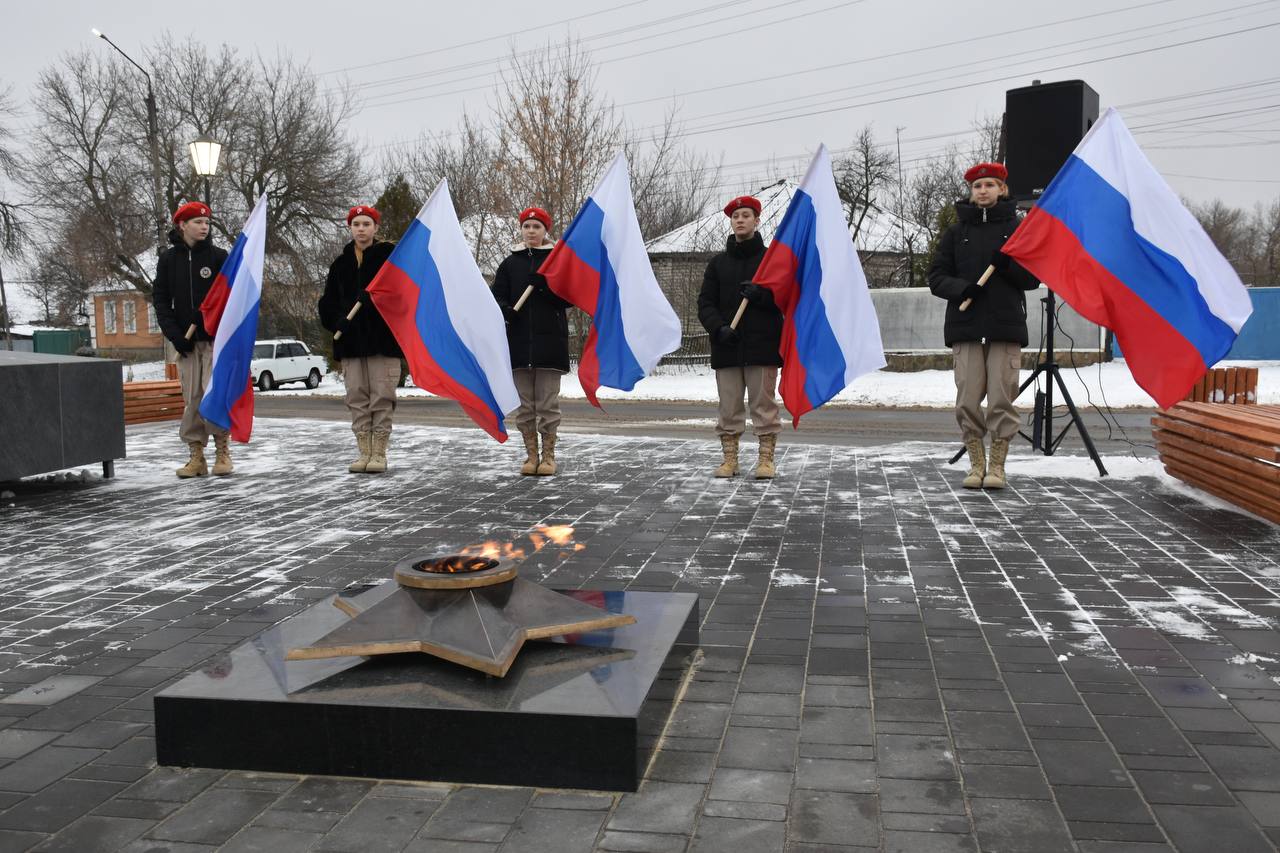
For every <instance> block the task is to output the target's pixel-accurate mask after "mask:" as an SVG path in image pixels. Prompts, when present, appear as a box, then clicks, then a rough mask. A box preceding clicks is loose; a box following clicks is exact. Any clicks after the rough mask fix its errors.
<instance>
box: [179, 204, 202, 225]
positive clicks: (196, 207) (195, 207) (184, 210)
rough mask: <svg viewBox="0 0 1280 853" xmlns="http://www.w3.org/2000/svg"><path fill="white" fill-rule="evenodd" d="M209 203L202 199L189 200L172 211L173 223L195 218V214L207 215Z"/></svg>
mask: <svg viewBox="0 0 1280 853" xmlns="http://www.w3.org/2000/svg"><path fill="white" fill-rule="evenodd" d="M209 215H210V214H209V205H207V204H205V203H204V202H202V201H189V202H187V203H186V204H184V205H183V206H182V207H180V208H178V209H177V210H175V211H174V212H173V224H174V225H177V224H178V223H179V222H186V221H187V220H188V219H195V218H196V217H197V216H209Z"/></svg>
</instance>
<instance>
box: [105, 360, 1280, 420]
mask: <svg viewBox="0 0 1280 853" xmlns="http://www.w3.org/2000/svg"><path fill="white" fill-rule="evenodd" d="M1216 366H1217V367H1257V368H1258V402H1259V403H1267V404H1280V361H1249V362H1243V361H1240V362H1227V361H1223V362H1219V363H1218V364H1217V365H1216ZM130 370H132V372H133V379H134V380H135V381H143V380H152V379H163V378H164V365H163V363H161V362H158V361H156V362H142V363H139V364H134V365H132V366H131V367H126V369H125V381H126V382H127V381H129V371H130ZM1029 375H1030V373H1029V372H1028V371H1025V370H1024V371H1023V372H1022V378H1023V379H1026V378H1027V376H1029ZM1062 375H1063V378H1064V379H1065V381H1066V383H1067V390H1069V391H1070V392H1071V396H1072V398H1073V399H1074V400H1075V402H1076V404H1077V405H1079V406H1088V405H1089V404H1090V403H1093V404H1094V405H1097V406H1110V407H1111V408H1113V409H1121V408H1152V407H1154V406H1155V403H1154V402H1153V401H1152V400H1151V398H1150V397H1149V396H1147V393H1146V392H1145V391H1143V390H1142V389H1141V388H1139V387H1138V385H1137V383H1136V382H1134V381H1133V377H1132V376H1131V375H1130V374H1129V368H1128V366H1127V365H1126V364H1125V363H1124V361H1122V360H1121V361H1113V362H1108V363H1104V364H1098V365H1093V366H1090V367H1082V368H1080V369H1079V370H1070V369H1064V370H1063V371H1062ZM270 393H273V394H293V395H300V396H320V397H332V396H336V395H341V394H342V378H341V377H340V376H338V375H337V374H334V373H331V374H328V375H327V376H325V377H324V379H323V381H321V383H320V386H319V387H318V388H315V389H308V388H306V387H304V386H303V384H302V383H301V382H295V383H293V384H290V385H285V386H282V387H281V388H280V389H279V390H277V391H273V392H270ZM398 393H399V394H400V396H403V397H428V396H430V394H429V393H428V392H426V391H423V390H422V389H421V388H401V389H400V390H399V392H398ZM560 393H561V396H563V397H566V398H571V399H582V398H583V397H584V395H583V393H582V386H581V385H580V384H578V377H577V375H576V374H574V373H570V374H569V375H568V376H566V377H564V380H563V381H562V382H561V383H560ZM600 399H601V400H626V399H631V400H677V401H685V400H687V401H695V402H715V399H716V383H715V376H714V373H713V371H712V369H711V368H710V367H706V366H701V367H660V368H659V369H658V371H657V372H656V373H655V374H654V375H652V376H649V377H647V378H645V379H642V380H640V382H639V383H637V384H636V387H635V388H634V389H633V390H632V391H630V392H626V391H617V390H615V389H613V388H601V389H600ZM955 399H956V386H955V380H954V378H953V376H952V373H951V371H949V370H921V371H917V372H914V373H894V372H891V371H888V370H878V371H876V372H875V373H871V374H868V375H866V376H863V377H861V378H860V379H858V380H857V381H855V382H854V383H853V384H852V385H851V386H849V387H848V388H846V389H845V390H844V391H842V392H841V393H840V394H839V395H838V396H837V397H836V398H835V400H833V401H832V403H831V404H829V405H836V406H851V407H862V408H889V409H896V408H922V409H949V408H951V407H952V406H954V405H955Z"/></svg>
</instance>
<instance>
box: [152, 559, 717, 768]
mask: <svg viewBox="0 0 1280 853" xmlns="http://www.w3.org/2000/svg"><path fill="white" fill-rule="evenodd" d="M388 584H390V585H393V586H394V584H395V581H387V582H386V583H384V584H380V585H377V586H374V587H371V588H367V589H364V590H362V591H360V592H357V593H353V592H352V591H346V592H345V593H344V594H343V597H344V598H345V599H348V600H352V601H357V602H360V601H361V600H362V599H363V600H364V603H366V604H371V603H374V602H376V601H378V600H379V599H380V598H381V597H385V596H386V595H387V594H388V593H389V591H390V588H389V587H388ZM566 594H567V595H571V596H573V597H574V598H577V599H580V600H582V601H585V602H588V603H591V604H594V605H595V606H597V607H600V608H601V609H603V610H605V611H607V612H610V613H624V614H629V615H632V616H634V617H635V619H636V621H635V623H634V624H631V625H625V626H622V627H617V628H609V629H606V630H601V631H595V632H592V633H588V634H580V635H569V636H566V637H563V638H559V639H557V640H554V641H531V642H529V643H526V644H525V646H524V648H523V650H522V651H521V652H520V654H519V656H518V657H517V658H516V661H515V663H514V665H513V666H512V667H511V669H510V670H509V671H508V673H507V675H506V676H505V677H503V678H496V677H493V676H489V675H485V674H483V673H481V672H477V671H475V670H470V669H467V668H464V667H462V666H459V665H457V664H454V663H450V662H448V661H445V660H441V659H438V658H433V657H430V656H428V655H425V654H421V653H416V652H409V653H403V654H395V655H381V656H378V657H376V658H368V657H349V658H324V659H319V660H287V659H286V658H285V655H286V654H287V652H288V650H289V649H291V648H296V647H299V646H302V645H306V644H308V643H310V642H312V641H314V640H315V639H317V638H319V637H321V636H323V635H324V634H326V633H328V632H329V631H331V630H333V629H334V628H336V627H337V626H339V625H341V624H342V623H343V622H344V621H346V620H348V619H350V616H349V615H348V614H346V613H344V612H343V611H341V610H339V609H338V608H337V607H336V606H335V605H334V601H335V599H336V596H335V597H331V598H329V599H327V600H325V601H322V602H320V603H319V604H317V605H314V606H313V607H311V608H309V609H307V610H305V611H303V612H302V613H300V614H298V615H296V616H294V617H292V618H290V619H288V620H286V621H284V622H282V623H281V624H279V625H277V626H275V627H273V628H271V629H270V630H268V631H266V632H265V633H263V634H261V635H259V636H258V637H256V638H254V639H253V640H250V641H249V642H247V643H245V644H244V645H242V646H239V647H238V648H236V649H234V650H233V651H231V652H229V653H225V654H222V655H218V656H216V657H214V658H213V659H211V660H209V661H208V662H207V663H206V664H205V665H204V666H203V667H202V668H201V669H200V670H199V671H198V672H195V673H192V674H191V675H188V676H187V677H186V678H184V679H182V680H181V681H179V682H178V683H177V684H174V685H173V686H171V687H169V688H167V689H165V690H164V691H162V692H161V693H159V694H158V695H157V696H156V697H155V729H156V757H157V761H158V762H159V763H160V764H164V765H171V766H181V767H217V768H226V769H237V770H257V771H272V772H281V773H300V774H320V775H334V776H363V777H370V778H378V779H414V780H427V781H442V782H468V783H481V784H497V785H525V786H537V787H558V788H584V789H593V790H604V791H634V790H636V788H637V786H638V784H639V781H640V778H641V776H642V775H643V773H644V770H645V767H646V765H647V763H648V760H649V758H650V756H651V755H652V752H653V749H654V747H655V746H656V744H657V740H658V737H659V735H660V733H661V731H662V727H663V726H664V725H665V723H666V720H667V717H668V716H669V714H670V711H671V709H672V706H673V704H674V702H675V700H676V697H677V693H678V689H679V686H680V682H681V680H682V679H683V677H684V673H685V670H686V667H687V664H688V660H689V658H690V656H691V653H692V652H693V650H694V649H695V648H696V646H697V643H698V597H697V596H696V595H692V594H690V593H655V592H622V591H608V592H600V591H590V590H586V591H583V590H578V591H572V592H570V591H566Z"/></svg>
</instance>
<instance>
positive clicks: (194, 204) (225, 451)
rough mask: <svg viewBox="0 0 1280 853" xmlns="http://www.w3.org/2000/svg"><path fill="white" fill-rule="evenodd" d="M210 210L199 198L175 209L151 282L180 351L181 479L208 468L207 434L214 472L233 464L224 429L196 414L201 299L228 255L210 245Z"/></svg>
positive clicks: (205, 351)
mask: <svg viewBox="0 0 1280 853" xmlns="http://www.w3.org/2000/svg"><path fill="white" fill-rule="evenodd" d="M211 215H212V214H211V212H210V210H209V206H208V205H207V204H204V203H203V202H199V201H191V202H187V203H186V204H184V205H182V206H181V207H179V208H178V209H177V211H176V212H175V213H174V214H173V224H174V228H173V230H172V231H170V232H169V242H170V243H171V244H172V245H171V246H170V247H169V248H167V249H165V250H164V251H163V252H161V253H160V257H159V259H158V260H157V261H156V277H155V280H154V281H153V282H152V283H151V301H152V304H154V305H155V309H156V321H157V322H159V324H160V331H161V332H163V333H164V336H165V337H166V338H168V340H169V342H170V343H171V344H173V348H174V349H176V350H177V351H178V381H179V382H180V383H181V384H182V400H183V403H184V404H185V408H184V409H183V412H182V423H181V425H180V426H179V427H178V435H179V436H180V437H181V438H182V440H183V442H185V443H186V445H187V447H188V449H189V451H190V457H189V458H188V459H187V462H186V464H185V465H183V466H182V467H181V468H179V469H178V470H177V472H176V473H177V475H178V476H179V477H181V478H183V479H187V478H189V477H203V476H204V475H205V474H208V473H209V467H208V463H207V462H205V458H204V448H205V445H206V444H207V443H208V441H209V436H210V435H212V436H213V443H214V447H215V448H216V455H215V457H214V464H213V473H214V474H216V475H218V476H225V475H227V474H230V473H231V472H232V470H234V468H233V466H232V464H231V445H230V443H229V441H228V440H227V439H228V436H227V432H226V430H223V429H220V428H219V427H216V426H214V425H213V424H210V423H208V422H206V421H205V419H204V418H202V417H200V401H201V399H203V397H204V392H205V388H206V387H207V386H208V384H209V372H210V370H211V368H212V366H213V340H212V338H211V337H210V335H209V333H208V332H207V331H205V328H204V321H203V318H201V316H200V303H201V302H203V301H204V298H205V296H206V295H207V294H208V293H209V286H210V285H212V284H213V280H214V279H215V278H217V277H218V273H219V272H220V271H221V270H222V264H223V262H224V261H226V259H227V252H226V250H225V249H222V248H221V247H219V246H215V245H213V239H212V237H211V236H210V234H209V226H210V224H211V219H210V216H211ZM192 326H195V332H194V333H193V334H192V335H191V337H189V338H188V337H187V330H188V329H190V328H191V327H192Z"/></svg>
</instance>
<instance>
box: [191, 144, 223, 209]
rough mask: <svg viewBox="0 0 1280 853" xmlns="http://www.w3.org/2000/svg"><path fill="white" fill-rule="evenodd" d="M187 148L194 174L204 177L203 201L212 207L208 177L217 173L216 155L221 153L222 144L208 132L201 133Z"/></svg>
mask: <svg viewBox="0 0 1280 853" xmlns="http://www.w3.org/2000/svg"><path fill="white" fill-rule="evenodd" d="M187 149H188V150H189V151H190V152H191V163H192V165H193V166H195V169H196V174H197V175H199V176H200V177H202V178H204V203H205V204H207V205H210V206H211V207H212V201H211V200H210V198H209V179H210V178H212V177H213V176H214V175H216V174H218V157H219V155H221V154H222V144H221V143H219V142H215V141H214V139H213V137H211V136H209V134H207V133H202V134H200V135H199V136H198V137H196V141H195V142H192V143H191V144H189V145H188V146H187Z"/></svg>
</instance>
